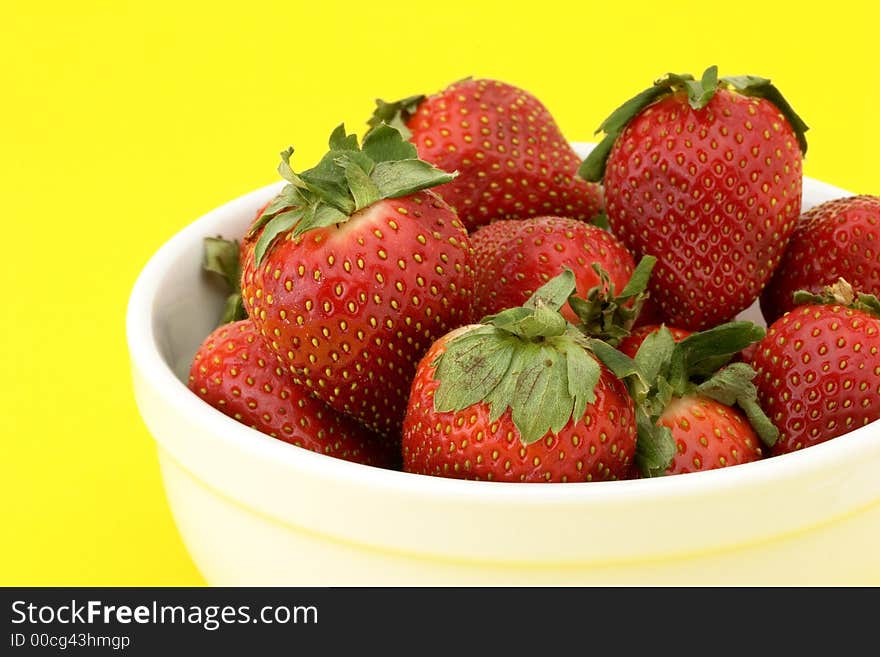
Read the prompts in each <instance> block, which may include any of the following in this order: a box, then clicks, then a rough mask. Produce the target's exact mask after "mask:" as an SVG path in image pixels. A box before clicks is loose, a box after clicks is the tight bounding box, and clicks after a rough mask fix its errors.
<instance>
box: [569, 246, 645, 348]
mask: <svg viewBox="0 0 880 657" xmlns="http://www.w3.org/2000/svg"><path fill="white" fill-rule="evenodd" d="M656 263H657V258H655V257H654V256H650V255H646V256H644V257H643V258H642V259H641V260H640V261H639V264H638V265H637V266H636V268H635V270H634V271H633V273H632V276H630V279H629V281H628V282H627V284H626V286H625V287H624V288H623V290H621V291H620V294H615V290H614V283H612V282H611V277H610V276H609V274H608V272H607V271H605V270H604V269H603V268H602V266H601V265H599V264H598V263H595V262H594V263H593V265H592V266H593V270H594V271H595V272H596V274H598V276H599V279H600V281H601V283H600V284H599V285H596V286H595V287H592V288H590V290H589V291H588V292H587V294H586V297H585V298H583V299H582V298H580V297H577V296H573V297H571V299H569V305H570V306H571V309H572V310H573V311H574V313H575V315H577V316H578V319H579V320H580V323H579V324H578V328H579V329H580V330H581V332H583V333H584V334H585V335H587V336H589V337H594V338H599V339H600V340H604V341H605V342H607V343H608V344H611V345H615V346H616V345H617V344H618V343H619V342H620V340H621V339H623V338H625V337H626V336H628V335H629V334H630V330H631V329H632V327H633V324H635V322H636V320H637V319H638V318H639V314H640V313H641V311H642V306H644V304H645V302H646V301H647V300H648V296H649V295H648V293H647V292H646V291H645V290H646V289H647V287H648V279H649V278H650V277H651V271H652V270H653V269H654V265H655V264H656Z"/></svg>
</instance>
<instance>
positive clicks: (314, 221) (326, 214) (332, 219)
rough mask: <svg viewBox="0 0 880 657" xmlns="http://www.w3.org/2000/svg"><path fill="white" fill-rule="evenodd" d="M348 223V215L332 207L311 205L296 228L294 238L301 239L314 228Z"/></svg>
mask: <svg viewBox="0 0 880 657" xmlns="http://www.w3.org/2000/svg"><path fill="white" fill-rule="evenodd" d="M346 221H348V215H347V214H346V213H344V212H340V211H339V210H337V209H336V208H334V207H333V206H331V205H322V204H318V205H311V206H309V207H307V208H306V209H305V211H304V212H303V216H302V219H300V220H299V222H297V224H296V226H295V227H294V229H293V236H294V237H299V236H300V235H303V234H304V233H307V232H309V231H310V230H312V229H314V228H326V227H327V226H332V225H334V224H342V223H345V222H346Z"/></svg>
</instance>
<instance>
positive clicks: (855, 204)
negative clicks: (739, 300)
mask: <svg viewBox="0 0 880 657" xmlns="http://www.w3.org/2000/svg"><path fill="white" fill-rule="evenodd" d="M839 278H845V279H846V280H847V281H848V282H849V283H850V284H851V285H852V286H853V287H854V288H855V289H856V290H858V291H860V292H864V293H865V294H880V196H850V197H848V198H840V199H835V200H833V201H827V202H825V203H822V204H821V205H818V206H816V207H815V208H813V209H812V210H809V211H807V212H805V213H804V214H803V215H801V218H800V219H799V220H798V223H797V226H796V227H795V230H794V234H793V235H792V237H791V242H790V243H789V245H788V249H786V251H785V255H783V256H782V262H781V263H780V265H779V269H777V270H776V274H775V275H774V276H773V278H772V279H771V280H770V283H769V284H768V285H767V287H766V288H765V289H764V292H763V293H762V294H761V311H762V312H763V314H764V319H766V320H767V323H768V324H772V323H773V322H775V321H776V320H777V319H779V318H780V317H782V315H784V314H785V313H787V312H788V311H789V310H791V309H793V308H794V307H795V303H794V293H795V292H797V291H798V290H807V291H809V292H813V293H817V294H818V293H820V292H821V291H822V289H823V288H824V287H825V286H826V285H832V284H833V283H835V282H836V281H837V279H839Z"/></svg>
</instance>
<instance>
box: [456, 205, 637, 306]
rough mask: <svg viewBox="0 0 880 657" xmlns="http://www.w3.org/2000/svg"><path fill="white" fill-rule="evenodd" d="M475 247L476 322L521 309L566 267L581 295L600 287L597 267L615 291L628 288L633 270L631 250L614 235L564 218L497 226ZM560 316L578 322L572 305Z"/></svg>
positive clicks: (480, 235)
mask: <svg viewBox="0 0 880 657" xmlns="http://www.w3.org/2000/svg"><path fill="white" fill-rule="evenodd" d="M472 243H474V244H476V245H477V246H475V247H474V265H475V269H476V279H475V282H474V313H475V316H476V317H483V316H484V315H491V314H493V313H497V312H500V311H502V310H504V309H505V308H514V307H516V306H520V305H522V304H523V303H525V302H526V301H527V300H528V299H529V297H530V296H531V295H532V293H533V292H534V291H535V290H537V289H538V288H539V287H541V286H542V285H544V284H545V283H546V282H547V281H549V280H550V279H551V278H552V277H554V276H556V275H557V274H559V273H561V272H562V271H563V269H565V268H570V269H571V270H572V271H574V273H575V279H576V281H577V291H578V292H579V293H580V294H582V295H585V294H586V293H587V291H588V290H590V289H591V288H593V287H595V286H597V285H599V284H600V283H601V282H602V281H601V279H600V276H599V274H598V272H597V271H596V270H595V269H593V265H598V266H599V267H601V268H602V269H603V270H605V272H607V274H608V278H609V281H610V283H611V284H612V285H614V286H616V287H617V289H623V288H624V287H625V286H626V283H627V281H628V280H629V278H630V276H631V275H632V273H633V270H634V268H635V265H634V263H633V258H632V256H631V255H630V253H629V251H627V250H626V248H625V247H624V246H623V245H622V244H621V243H620V242H619V241H618V240H617V239H616V238H615V237H614V236H613V235H611V234H610V233H608V232H607V231H604V230H602V229H600V228H597V227H596V226H591V225H590V224H587V223H584V222H582V221H577V220H575V219H568V218H564V217H551V216H547V217H535V218H532V219H523V220H519V221H516V220H508V221H496V222H494V223H491V224H489V225H488V226H483V227H482V228H480V229H479V230H476V231H474V233H473V235H472ZM484 244H485V245H487V246H485V247H484V246H483V245H484ZM489 245H491V246H489ZM562 314H563V315H565V317H566V318H567V319H568V320H569V321H572V322H574V321H577V318H576V317H575V315H574V312H572V310H571V309H570V308H569V307H568V306H565V307H564V308H563V310H562Z"/></svg>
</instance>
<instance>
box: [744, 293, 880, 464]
mask: <svg viewBox="0 0 880 657" xmlns="http://www.w3.org/2000/svg"><path fill="white" fill-rule="evenodd" d="M797 300H798V301H800V302H802V303H805V305H802V306H799V307H797V308H795V309H794V310H792V311H791V312H789V313H787V314H785V315H783V316H782V318H780V319H778V320H776V321H775V322H774V323H773V324H772V325H771V326H770V328H769V330H768V331H767V336H766V337H765V338H764V339H763V340H762V341H761V342H759V343H758V348H757V350H756V351H755V355H754V357H753V358H752V365H753V366H754V367H755V369H756V370H757V372H758V378H757V380H756V384H757V387H758V399H759V401H760V402H761V405H762V406H763V407H764V408H765V409H766V411H767V414H768V415H769V416H770V418H771V419H772V420H773V422H774V424H775V425H776V427H777V428H778V429H779V433H780V439H779V441H778V442H777V443H776V446H775V447H774V450H773V453H774V454H783V453H787V452H792V451H795V450H798V449H801V448H803V447H809V446H810V445H815V444H817V443H821V442H824V441H826V440H830V439H832V438H836V437H837V436H840V435H841V434H844V433H847V432H849V431H852V430H853V429H856V428H858V427H861V426H863V425H865V424H868V423H869V422H873V421H874V420H877V419H880V301H878V300H877V297H876V296H873V295H867V294H859V295H856V294H855V293H854V291H853V289H852V286H851V285H849V284H848V283H847V282H846V281H845V280H841V281H838V283H837V284H835V285H834V286H829V287H826V289H825V291H824V292H823V294H821V295H811V294H809V293H806V294H799V295H798V296H797Z"/></svg>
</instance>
